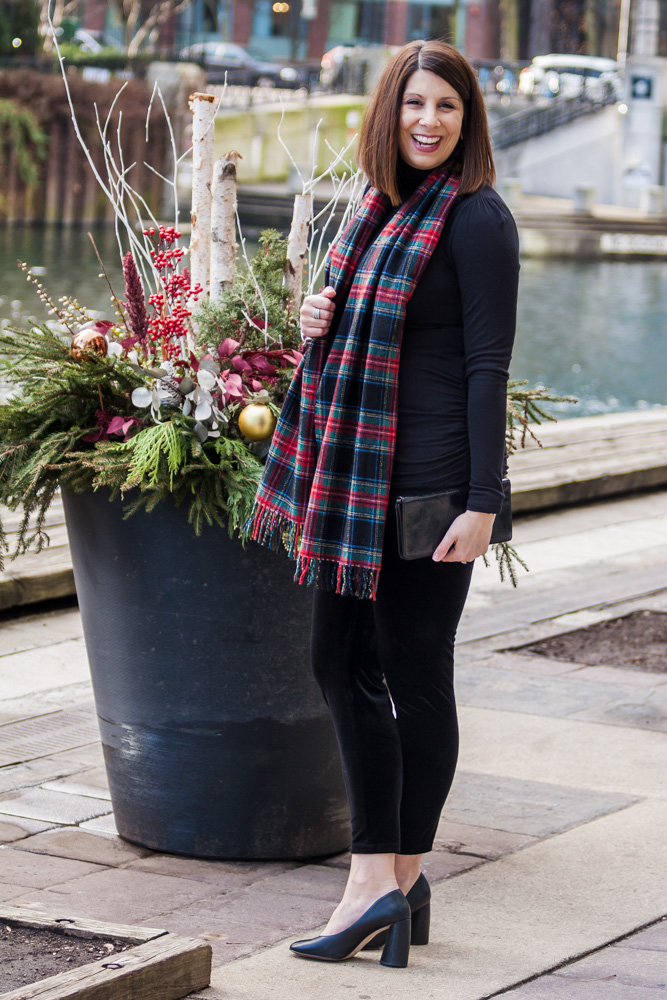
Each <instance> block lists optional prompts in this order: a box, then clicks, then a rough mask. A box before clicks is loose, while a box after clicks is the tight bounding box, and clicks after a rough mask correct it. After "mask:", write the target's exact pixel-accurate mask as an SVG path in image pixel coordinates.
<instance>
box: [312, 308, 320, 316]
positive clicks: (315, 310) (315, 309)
mask: <svg viewBox="0 0 667 1000" xmlns="http://www.w3.org/2000/svg"><path fill="white" fill-rule="evenodd" d="M319 318H320V310H319V309H318V308H317V306H315V308H314V309H313V319H319Z"/></svg>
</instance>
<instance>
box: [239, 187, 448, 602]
mask: <svg viewBox="0 0 667 1000" xmlns="http://www.w3.org/2000/svg"><path fill="white" fill-rule="evenodd" d="M457 190H458V180H457V179H456V178H454V177H452V176H449V175H447V174H443V173H442V171H441V170H440V169H438V170H434V171H432V172H431V173H430V174H429V175H428V177H426V178H425V180H424V181H423V182H422V183H421V184H420V185H419V187H418V188H417V190H416V191H414V193H413V194H412V195H411V196H410V197H409V198H408V199H407V200H406V201H405V202H404V203H403V204H402V205H401V206H400V207H399V208H398V210H397V211H396V213H395V214H394V215H393V216H391V217H390V218H389V219H388V221H386V222H385V224H384V225H382V223H383V221H384V220H386V219H387V215H388V213H389V210H390V208H391V205H390V201H389V198H388V197H387V195H384V194H381V193H380V192H379V191H378V190H376V189H375V188H370V189H369V191H368V192H367V193H366V195H365V197H364V198H363V200H362V203H361V205H360V207H359V209H358V211H357V212H356V213H355V215H354V217H353V218H352V220H351V221H350V223H349V225H348V226H347V227H346V229H345V231H344V232H343V234H342V236H341V237H340V238H339V239H338V241H337V242H336V243H335V244H334V245H333V246H332V248H331V249H330V251H329V259H328V266H327V270H326V272H325V282H326V284H329V285H332V286H333V287H334V288H335V289H336V301H337V303H338V304H340V303H342V302H345V306H344V309H343V310H342V312H339V309H340V305H339V306H338V307H337V309H336V313H337V316H338V315H340V321H339V322H338V324H337V326H336V327H335V328H332V335H331V336H329V337H328V338H327V337H321V338H318V339H316V340H314V341H313V342H312V344H311V346H310V348H309V349H308V351H307V352H306V355H305V357H304V359H303V361H302V362H301V364H300V366H299V368H298V369H297V371H296V374H295V376H294V379H293V381H292V383H291V385H290V388H289V391H288V394H287V397H286V399H285V403H284V405H283V409H282V412H281V414H280V419H279V421H278V425H277V427H276V430H275V431H274V435H273V441H272V443H271V450H270V451H269V455H268V458H267V462H266V467H265V469H264V474H263V477H262V481H261V483H260V486H259V489H258V491H257V497H256V499H255V504H254V507H253V510H252V513H251V515H250V518H249V520H248V522H247V524H246V526H245V529H244V530H245V531H246V532H247V533H249V534H250V535H251V537H252V538H253V539H255V541H258V542H260V544H263V545H269V546H272V547H274V548H275V547H277V545H278V543H279V540H282V542H283V543H284V545H285V547H286V549H287V552H288V554H289V555H290V556H291V557H292V558H293V559H296V561H297V565H296V576H295V579H296V580H297V582H298V583H307V584H311V583H314V584H315V585H316V586H318V587H320V588H322V589H325V590H334V591H335V592H336V593H339V594H351V595H354V596H355V597H370V598H373V599H374V598H375V592H376V588H377V582H378V577H379V572H380V560H381V555H382V539H383V534H384V524H385V517H386V513H387V506H388V501H389V484H390V479H391V470H392V465H393V459H394V446H395V441H396V416H397V405H398V364H399V355H400V348H401V336H402V333H403V324H404V320H405V308H406V304H407V301H408V299H409V298H410V296H411V294H412V292H413V291H414V289H415V287H416V285H417V282H418V281H419V278H420V277H421V275H422V273H423V271H424V268H425V267H426V264H427V262H428V259H429V257H430V256H431V254H432V253H433V250H434V249H435V246H436V244H437V242H438V240H439V238H440V234H441V233H442V229H443V226H444V223H445V219H446V217H447V214H448V212H449V210H450V209H451V207H452V205H453V204H454V199H455V197H456V193H457ZM434 307H435V304H434ZM334 330H335V332H333V331H334ZM332 338H333V339H332Z"/></svg>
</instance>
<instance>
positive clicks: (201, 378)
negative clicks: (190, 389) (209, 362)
mask: <svg viewBox="0 0 667 1000" xmlns="http://www.w3.org/2000/svg"><path fill="white" fill-rule="evenodd" d="M197 381H198V382H199V385H200V386H201V387H202V389H208V390H210V389H213V388H214V387H215V384H216V380H215V375H214V374H213V372H211V371H207V370H206V369H202V368H200V369H199V371H198V372H197Z"/></svg>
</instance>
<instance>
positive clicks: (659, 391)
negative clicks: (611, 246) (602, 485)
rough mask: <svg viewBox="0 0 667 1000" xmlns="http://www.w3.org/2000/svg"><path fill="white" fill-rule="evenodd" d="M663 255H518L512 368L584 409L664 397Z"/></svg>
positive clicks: (639, 405) (569, 411) (666, 268)
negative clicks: (548, 257)
mask: <svg viewBox="0 0 667 1000" xmlns="http://www.w3.org/2000/svg"><path fill="white" fill-rule="evenodd" d="M665 317H667V263H665V262H662V261H649V260H643V261H642V260H636V261H616V260H611V261H585V262H582V261H570V260H536V259H528V260H523V261H522V264H521V278H520V294H519V312H518V323H517V340H516V349H515V353H514V359H513V361H512V367H511V374H512V377H514V378H527V379H528V380H529V382H531V383H537V382H541V383H542V384H544V385H547V386H549V387H551V388H554V389H555V390H556V391H557V392H558V393H559V394H562V395H574V396H577V397H578V398H579V403H578V404H577V405H576V406H572V405H569V404H567V405H561V406H558V405H557V406H555V407H553V409H554V410H555V411H557V412H558V415H559V416H562V417H567V416H586V415H589V414H594V413H609V412H613V411H617V410H634V409H646V408H648V407H650V406H655V405H658V404H665V403H667V342H666V338H665V334H666V333H667V323H666V319H665Z"/></svg>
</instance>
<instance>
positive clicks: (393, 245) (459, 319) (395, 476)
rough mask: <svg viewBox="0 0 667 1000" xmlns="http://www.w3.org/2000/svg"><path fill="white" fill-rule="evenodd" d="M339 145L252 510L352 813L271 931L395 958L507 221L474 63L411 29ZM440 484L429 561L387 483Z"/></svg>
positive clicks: (491, 406) (479, 518)
mask: <svg viewBox="0 0 667 1000" xmlns="http://www.w3.org/2000/svg"><path fill="white" fill-rule="evenodd" d="M358 160H359V163H360V165H361V167H362V168H363V170H364V172H365V173H366V175H367V177H368V179H369V181H370V185H371V186H370V187H369V190H368V191H367V193H366V195H365V196H364V199H363V201H362V204H361V206H360V209H359V211H358V212H357V213H356V215H355V217H354V218H353V219H352V221H351V223H350V225H349V226H348V227H347V229H346V231H345V233H344V234H343V235H342V237H341V238H340V239H339V240H338V241H337V242H336V244H335V245H334V246H333V247H332V248H331V250H330V253H329V258H328V274H327V286H326V287H325V288H324V289H323V291H322V292H321V293H320V294H318V295H310V296H307V297H306V298H305V299H304V302H303V306H302V309H301V328H302V334H303V336H304V338H308V339H310V340H311V342H312V343H311V346H310V348H309V350H308V352H307V355H306V358H305V361H304V363H303V365H302V366H301V368H300V370H299V372H298V373H297V375H296V377H295V379H294V382H293V384H292V387H291V389H290V393H289V395H288V399H287V401H286V404H285V407H284V408H283V412H282V414H281V419H280V421H279V424H278V428H277V430H276V432H275V435H274V439H273V442H272V448H271V452H270V455H269V459H268V462H267V467H266V470H265V474H264V477H263V480H262V484H261V486H260V489H259V492H258V496H257V503H256V507H255V510H254V513H253V518H252V523H253V528H254V537H255V538H257V539H258V540H259V541H263V542H265V543H269V542H271V541H272V540H275V538H276V536H279V537H281V538H282V540H283V542H284V543H285V545H286V547H287V548H288V551H289V552H290V554H291V555H292V556H293V557H295V558H296V559H297V579H298V580H299V581H300V582H307V583H311V582H312V583H315V584H316V588H317V589H316V590H315V594H314V608H313V626H312V661H313V669H314V672H315V677H316V679H317V681H318V683H319V685H320V687H321V689H322V691H323V694H324V697H325V699H326V701H327V704H328V706H329V708H330V710H331V713H332V716H333V720H334V725H335V728H336V733H337V737H338V742H339V747H340V753H341V760H342V765H343V774H344V777H345V782H346V788H347V793H348V799H349V803H350V810H351V817H352V834H353V839H352V846H351V853H352V857H351V866H350V876H349V880H348V883H347V887H346V889H345V893H344V895H343V899H342V900H341V902H340V904H339V905H338V907H337V908H336V910H335V911H334V913H333V915H332V917H331V919H330V921H329V924H328V926H327V928H326V930H325V932H324V934H323V935H322V936H320V937H318V938H314V939H311V940H308V941H298V942H295V943H294V944H293V945H292V950H293V951H295V952H296V953H297V954H299V955H302V956H304V957H309V958H320V959H327V960H340V959H344V958H349V957H351V956H352V955H354V954H355V953H356V952H357V951H358V950H359V949H360V948H362V947H364V946H365V945H366V944H369V945H370V946H371V947H372V946H373V944H375V945H376V946H377V943H378V940H379V939H381V940H384V939H385V938H386V941H387V943H386V945H385V949H384V951H383V955H382V958H381V961H382V962H383V963H384V964H387V965H396V966H403V965H405V964H407V958H408V949H409V943H410V936H411V938H412V943H413V944H426V943H427V941H428V919H429V899H430V890H429V888H428V884H427V882H426V879H425V878H424V876H423V875H422V874H421V873H420V862H421V858H422V855H423V854H424V853H426V852H427V851H429V850H430V849H431V846H432V843H433V838H434V835H435V831H436V827H437V824H438V820H439V818H440V813H441V810H442V806H443V804H444V802H445V799H446V797H447V794H448V791H449V788H450V786H451V783H452V779H453V776H454V770H455V766H456V759H457V753H458V727H457V718H456V706H455V701H454V689H453V649H454V636H455V633H456V627H457V624H458V621H459V618H460V615H461V612H462V610H463V605H464V602H465V599H466V596H467V592H468V587H469V583H470V577H471V572H472V563H473V561H474V560H475V559H476V558H477V556H480V555H482V554H483V553H484V552H486V550H487V547H488V545H489V540H490V537H491V530H492V527H493V521H494V517H495V514H496V513H498V511H499V510H500V507H501V503H502V498H503V494H502V486H501V481H502V475H503V466H504V439H505V405H506V388H507V376H508V367H509V361H510V355H511V349H512V342H513V338H514V328H515V319H516V298H517V285H518V270H519V264H518V240H517V234H516V227H515V225H514V222H513V220H512V216H511V215H510V213H509V211H508V210H507V208H506V207H505V205H504V204H503V202H502V201H501V199H500V198H499V197H498V195H497V194H496V193H495V192H494V191H493V189H492V187H491V183H492V182H493V180H494V176H495V175H494V167H493V160H492V156H491V145H490V140H489V133H488V126H487V121H486V113H485V108H484V103H483V99H482V96H481V93H480V90H479V87H478V84H477V81H476V79H475V76H474V73H473V71H472V69H471V67H470V66H469V64H468V63H467V62H466V61H465V59H464V58H463V57H462V56H461V55H460V54H459V53H458V52H457V51H456V50H455V49H453V48H452V47H451V46H449V45H446V44H445V43H443V42H439V41H427V42H423V41H418V42H411V43H410V44H408V45H406V46H405V47H404V48H402V49H401V50H400V51H399V52H398V54H397V55H396V56H395V57H394V58H393V60H392V61H391V63H390V64H389V65H388V66H387V67H386V69H385V71H384V73H383V74H382V77H381V79H380V81H379V83H378V87H377V90H376V92H375V94H374V96H373V97H372V98H371V101H370V103H369V105H368V109H367V111H366V114H365V117H364V122H363V126H362V130H361V135H360V141H359V151H358ZM458 487H463V488H465V489H466V490H467V491H468V502H467V509H466V511H465V512H464V513H463V514H461V515H460V516H459V517H457V518H456V520H455V521H454V522H453V524H452V525H451V527H450V528H449V530H448V531H447V533H446V534H445V536H444V537H443V539H442V541H441V542H440V544H439V545H438V546H437V548H436V550H435V552H434V553H433V556H432V558H431V559H428V558H427V559H418V560H415V561H411V562H407V561H404V560H401V559H400V558H399V555H398V547H397V533H396V521H395V513H394V501H395V498H396V497H397V496H399V495H402V494H403V495H416V494H417V495H418V494H421V493H430V492H435V491H439V490H446V489H450V488H458ZM365 598H371V599H370V600H367V599H365ZM411 920H412V930H411V932H410V921H411ZM386 928H389V933H388V935H385V934H384V933H380V932H384V930H385V929H386Z"/></svg>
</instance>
